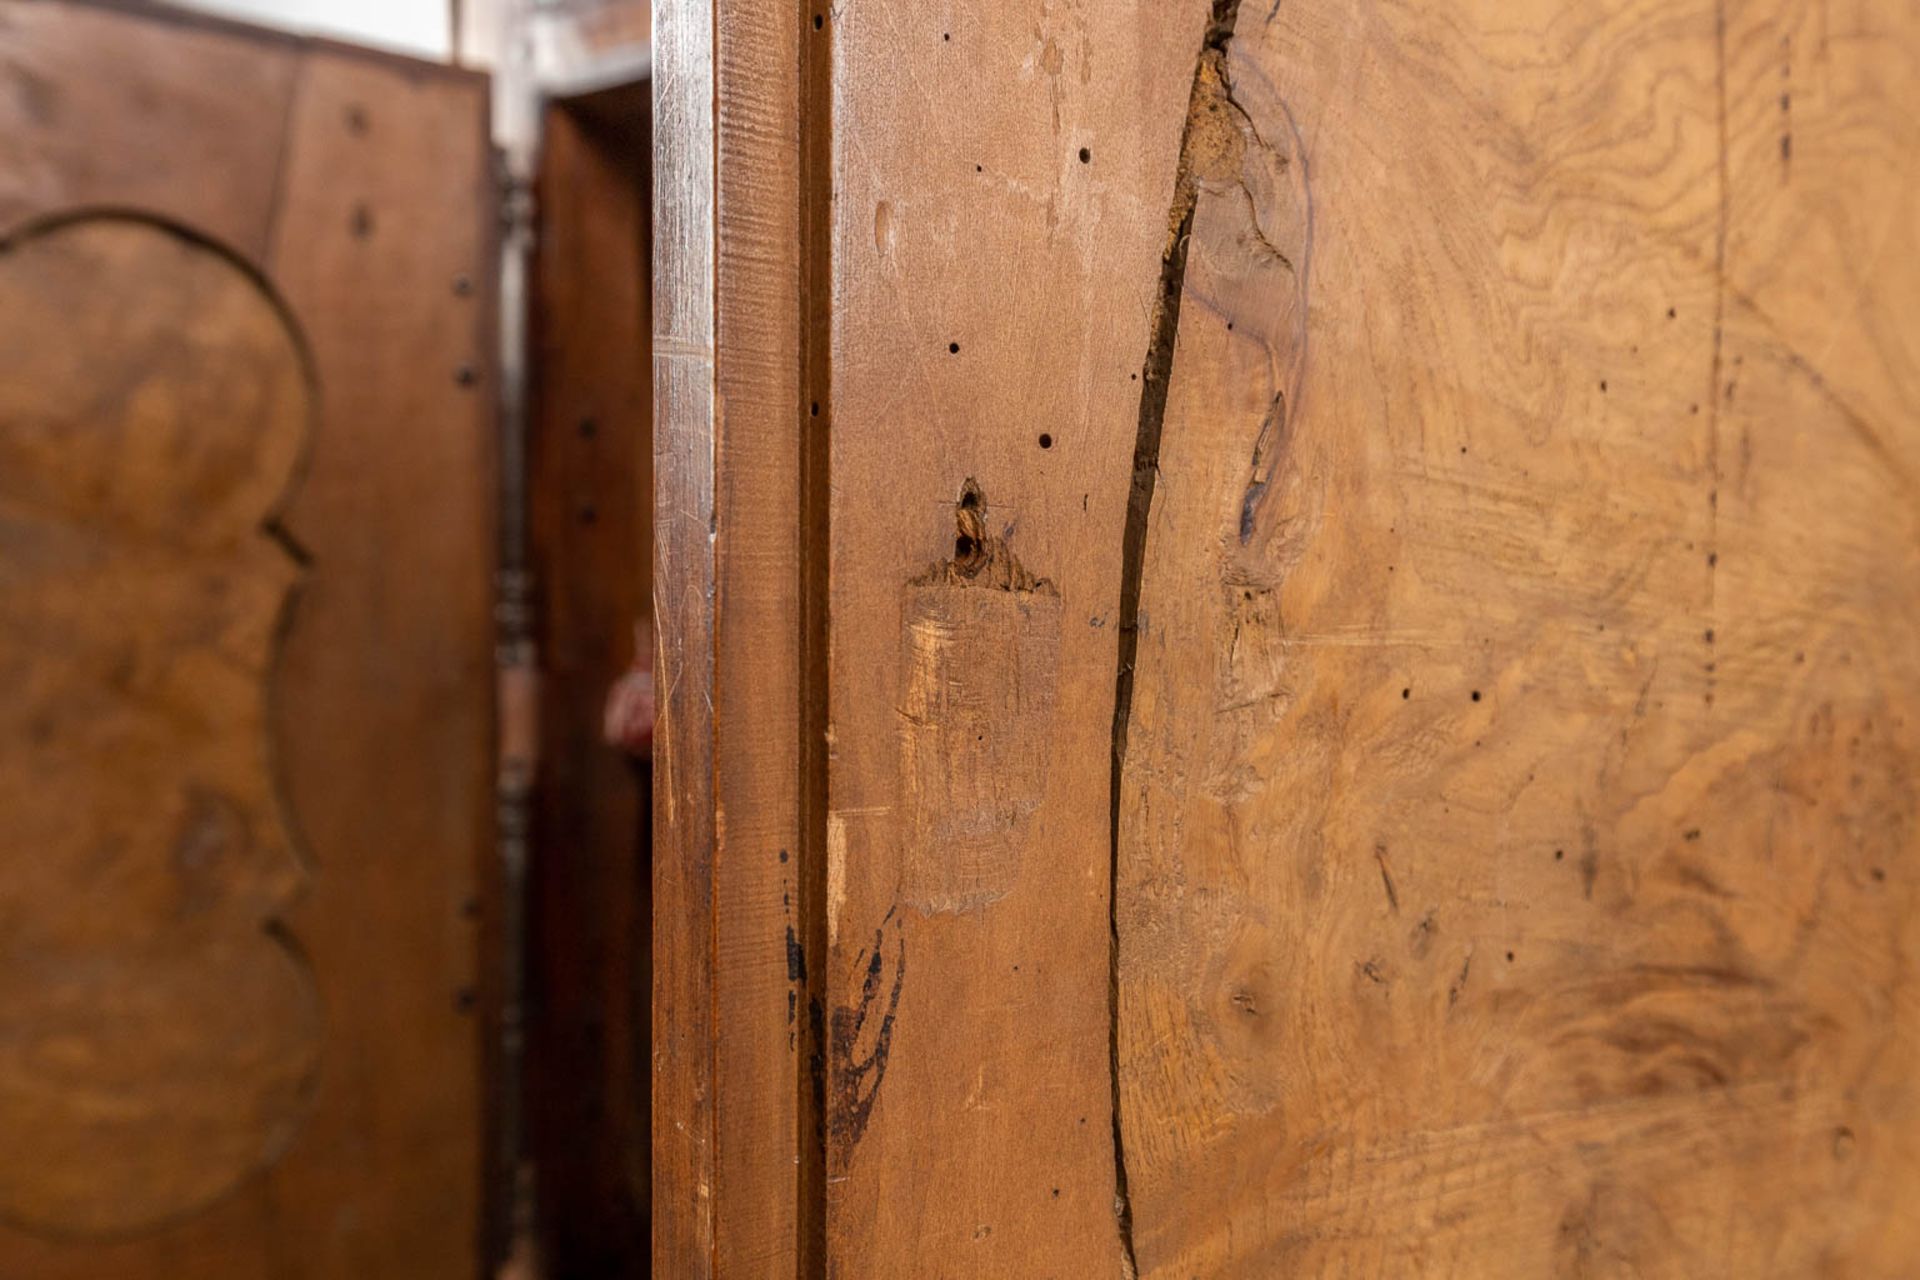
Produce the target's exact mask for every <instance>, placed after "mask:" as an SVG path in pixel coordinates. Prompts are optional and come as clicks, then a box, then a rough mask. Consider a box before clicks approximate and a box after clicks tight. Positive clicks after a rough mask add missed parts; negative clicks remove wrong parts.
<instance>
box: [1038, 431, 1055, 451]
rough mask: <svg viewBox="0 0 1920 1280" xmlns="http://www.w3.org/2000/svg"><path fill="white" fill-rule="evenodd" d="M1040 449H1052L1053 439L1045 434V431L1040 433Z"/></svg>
mask: <svg viewBox="0 0 1920 1280" xmlns="http://www.w3.org/2000/svg"><path fill="white" fill-rule="evenodd" d="M1040 447H1041V448H1042V449H1051V448H1053V437H1052V436H1051V435H1049V434H1048V433H1046V432H1045V431H1042V432H1041V433H1040Z"/></svg>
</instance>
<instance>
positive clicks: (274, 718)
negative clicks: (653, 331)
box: [0, 0, 652, 1280]
mask: <svg viewBox="0 0 1920 1280" xmlns="http://www.w3.org/2000/svg"><path fill="white" fill-rule="evenodd" d="M650 26H651V13H650V6H649V4H648V3H647V0H554V2H552V3H540V2H536V0H183V2H182V3H180V4H178V5H160V4H150V3H145V2H144V0H0V678H4V680H5V681H6V687H7V689H8V691H9V698H8V700H7V702H8V705H7V706H6V707H5V709H4V710H0V850H3V851H4V856H0V956H3V957H4V964H0V1145H3V1146H4V1148H5V1149H6V1150H7V1152H8V1159H7V1160H6V1161H4V1162H0V1165H3V1166H4V1169H0V1277H5V1278H6V1280H95V1278H98V1280H160V1278H161V1277H168V1278H172V1277H194V1278H195V1280H229V1278H231V1280H260V1278H262V1277H274V1278H276V1280H308V1278H314V1280H318V1278H320V1277H343V1278H344V1277H355V1278H356V1280H379V1278H382V1277H395V1278H400V1277H405V1278H406V1280H422V1278H425V1280H432V1278H435V1277H447V1278H448V1280H453V1278H456V1277H457V1278H459V1280H469V1278H471V1277H476V1276H494V1275H505V1276H512V1277H516V1278H519V1280H528V1278H531V1277H536V1276H546V1277H570V1276H578V1277H616V1276H638V1275H643V1274H645V1273H646V1259H647V1216H648V1208H647V1197H648V1186H649V1170H648V1148H649V1143H648V1116H647V1072H648V1017H649V1014H648V1009H649V990H650V981H651V978H650V970H649V964H648V945H647V944H648V935H649V900H648V881H649V876H648V854H647V845H648V826H649V821H648V815H649V801H648V797H649V793H650V771H649V765H648V761H647V752H648V741H649V736H650V731H651V693H650V685H649V683H648V681H649V679H650V677H649V676H648V675H647V674H646V670H647V668H648V667H649V665H650V664H649V650H650V644H651V641H650V635H651V631H650V626H649V616H650V613H651V603H650V600H651V578H650V566H651V559H652V549H651V519H652V517H651V509H650V492H651V483H652V481H651V450H650V447H649V438H650V408H651V400H652V388H651V356H650V350H649V332H650V321H649V299H650V279H649V274H650V273H649V259H650V247H649V246H650V240H649V226H648V223H649V215H650V203H651V190H650V183H651V176H650V173H649V168H648V152H649V146H650V136H651V134H650V130H651V121H650V103H651V79H650V76H651V58H650V49H649V43H648V42H649V38H650ZM610 691H611V692H612V693H613V695H614V696H613V698H612V711H611V722H610V721H609V715H610V713H609V696H610Z"/></svg>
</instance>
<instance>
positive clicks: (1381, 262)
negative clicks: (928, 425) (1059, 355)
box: [1116, 3, 1920, 1277]
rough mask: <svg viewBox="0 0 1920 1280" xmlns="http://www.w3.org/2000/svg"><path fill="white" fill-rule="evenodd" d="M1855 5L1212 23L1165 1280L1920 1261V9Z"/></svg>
mask: <svg viewBox="0 0 1920 1280" xmlns="http://www.w3.org/2000/svg"><path fill="white" fill-rule="evenodd" d="M1830 16H1831V18H1832V20H1833V21H1836V22H1838V23H1839V24H1840V27H1839V29H1841V30H1845V31H1850V32H1852V33H1853V34H1852V35H1850V36H1846V37H1842V38H1840V39H1837V40H1836V39H1834V38H1833V35H1832V31H1831V30H1825V31H1824V33H1823V28H1824V25H1825V23H1826V22H1827V21H1828V17H1829V15H1827V14H1826V11H1825V9H1824V8H1823V7H1821V6H1814V5H1800V4H1794V3H1772V4H1767V3H1746V4H1725V5H1715V4H1711V3H1700V4H1693V5H1673V4H1659V5H1652V4H1639V3H1617V4H1609V5H1600V6H1595V5H1590V4H1582V5H1560V4H1555V3H1532V4H1527V5H1521V6H1514V5H1498V6H1494V5H1479V4H1472V3H1433V4H1424V5H1418V6H1396V5H1378V6H1373V5H1369V6H1362V7H1361V9H1360V10H1359V11H1358V12H1356V13H1354V14H1353V15H1351V20H1350V21H1343V22H1338V23H1334V22H1328V21H1325V20H1323V19H1321V18H1319V17H1316V16H1315V15H1313V14H1311V13H1309V11H1307V10H1305V9H1302V8H1298V7H1288V8H1285V9H1283V10H1282V11H1280V12H1278V13H1276V14H1273V15H1269V14H1268V13H1266V12H1265V11H1264V8H1263V9H1262V10H1260V11H1257V12H1256V11H1255V10H1254V9H1253V8H1252V7H1251V6H1250V7H1248V8H1247V9H1245V10H1243V11H1242V12H1241V13H1240V14H1239V22H1238V25H1237V27H1236V29H1235V30H1233V31H1232V33H1231V34H1230V35H1227V36H1225V37H1224V38H1222V39H1221V40H1219V41H1218V42H1217V44H1216V47H1215V48H1214V49H1213V50H1210V51H1209V53H1208V55H1207V61H1206V62H1205V64H1204V65H1203V68H1202V74H1201V76H1200V79H1199V81H1198V87H1197V89H1196V94H1195V104H1194V109H1193V111H1192V114H1191V116H1190V120H1191V123H1190V125H1189V130H1188V135H1187V138H1188V140H1187V155H1188V157H1189V161H1190V164H1189V169H1190V172H1191V173H1192V175H1193V186H1192V188H1191V189H1190V190H1187V191H1185V192H1184V193H1183V196H1184V198H1185V199H1187V200H1190V201H1191V202H1192V203H1191V205H1190V210H1191V211H1190V213H1188V214H1187V215H1186V216H1187V217H1189V218H1190V225H1191V233H1190V238H1189V241H1188V246H1187V256H1186V260H1185V263H1184V274H1183V275H1182V276H1181V277H1180V287H1181V290H1182V305H1181V308H1180V311H1179V315H1178V319H1177V324H1176V325H1174V326H1171V339H1172V344H1173V345H1172V349H1171V352H1170V357H1171V367H1170V381H1169V389H1168V395H1167V403H1166V407H1165V414H1164V419H1163V422H1162V427H1161V433H1160V436H1159V439H1158V441H1157V449H1156V457H1157V483H1156V485H1155V487H1154V490H1153V501H1152V507H1151V515H1150V517H1149V519H1148V521H1147V524H1146V554H1145V557H1144V562H1143V576H1142V583H1141V586H1140V598H1139V613H1138V617H1139V622H1140V625H1139V630H1138V635H1139V650H1138V657H1137V661H1136V675H1135V680H1136V685H1135V689H1136V693H1135V697H1134V700H1133V704H1132V720H1131V724H1130V726H1129V729H1128V737H1127V755H1126V771H1125V777H1124V781H1123V791H1122V794H1121V811H1122V813H1123V815H1124V825H1123V827H1122V829H1121V833H1120V836H1121V840H1120V844H1119V855H1118V856H1119V859H1120V861H1119V867H1118V882H1117V883H1118V886H1119V898H1118V902H1117V909H1116V918H1117V921H1118V937H1119V945H1120V954H1119V970H1118V973H1119V981H1120V1013H1119V1018H1120V1021H1119V1027H1118V1032H1119V1039H1118V1052H1119V1059H1118V1066H1119V1079H1120V1085H1121V1090H1120V1108H1121V1117H1122V1122H1123V1138H1124V1141H1123V1153H1124V1156H1125V1160H1126V1173H1127V1185H1128V1187H1129V1189H1130V1193H1131V1208H1132V1222H1133V1229H1134V1232H1135V1242H1136V1246H1137V1250H1138V1258H1139V1263H1140V1268H1141V1274H1143V1275H1163V1276H1169V1277H1171V1276H1188V1275H1194V1274H1199V1275H1209V1276H1239V1275H1247V1276H1253V1275H1270V1274H1275V1273H1279V1272H1284V1273H1298V1274H1306V1275H1322V1274H1350V1273H1364V1274H1388V1275H1391V1274H1406V1273H1410V1272H1414V1271H1419V1270H1422V1269H1434V1270H1438V1271H1440V1272H1444V1273H1446V1274H1469V1275H1478V1276H1493V1275H1512V1276H1531V1275H1543V1274H1585V1273H1587V1272H1588V1271H1591V1270H1594V1269H1602V1270H1605V1271H1606V1272H1608V1273H1620V1274H1634V1275H1648V1276H1652V1275H1659V1276H1699V1275H1708V1274H1712V1275H1741V1276H1757V1275H1806V1274H1817V1273H1835V1272H1837V1273H1844V1274H1847V1275H1855V1276H1868V1275H1886V1276H1891V1275H1899V1274H1905V1273H1906V1272H1907V1271H1908V1270H1909V1269H1910V1267H1911V1262H1912V1258H1913V1257H1914V1256H1915V1251H1916V1245H1917V1244H1920V1242H1916V1241H1915V1240H1914V1239H1913V1238H1912V1224H1911V1215H1907V1214H1904V1213H1903V1212H1902V1211H1900V1210H1899V1209H1898V1208H1896V1207H1895V1205H1896V1200H1897V1199H1898V1198H1899V1197H1902V1196H1904V1195H1906V1194H1908V1193H1910V1192H1911V1190H1912V1188H1913V1185H1914V1178H1915V1175H1916V1168H1915V1165H1914V1163H1913V1159H1912V1154H1911V1153H1912V1148H1913V1139H1914V1128H1913V1126H1914V1123H1915V1116H1916V1111H1915V1101H1916V1097H1915V1091H1914V1084H1913V1081H1914V1079H1915V1069H1916V1066H1920V1064H1917V1063H1916V1061H1915V1059H1914V1054H1913V1051H1912V1048H1911V1045H1910V1041H1911V1040H1912V1035H1911V1027H1910V1025H1909V1023H1910V1014H1909V1011H1907V1010H1906V1009H1905V1008H1904V1002H1903V1000H1902V999H1901V997H1900V996H1899V994H1898V993H1899V992H1900V990H1901V989H1902V988H1903V986H1904V984H1905V983H1906V982H1907V981H1909V980H1910V976H1911V963H1912V962H1911V959H1910V949H1911V941H1910V939H1911V934H1912V929H1913V925H1914V919H1915V912H1914V906H1915V902H1914V899H1913V897H1912V892H1911V890H1910V889H1909V888H1908V887H1907V884H1908V880H1909V878H1910V876H1911V873H1912V870H1913V868H1912V865H1911V864H1912V861H1913V857H1914V855H1915V852H1916V849H1915V842H1916V837H1917V835H1920V832H1917V831H1916V827H1915V808H1916V805H1915V790H1914V781H1913V779H1914V751H1915V748H1916V745H1920V743H1916V739H1915V736H1914V735H1915V732H1916V729H1915V722H1914V712H1915V710H1916V704H1917V703H1920V650H1916V648H1915V646H1914V644H1913V639H1912V637H1913V635H1914V634H1915V626H1916V623H1920V519H1916V512H1917V511H1920V508H1916V505H1915V503H1914V494H1913V477H1914V474H1915V472H1914V469H1913V468H1914V465H1915V463H1916V461H1920V431H1916V423H1917V422H1920V418H1917V417H1916V410H1920V399H1916V396H1915V392H1916V389H1917V388H1920V363H1917V362H1916V360H1915V353H1914V350H1913V348H1912V345H1911V340H1910V330H1911V325H1910V321H1908V320H1905V319H1901V318H1896V317H1897V315H1899V314H1901V313H1905V312H1907V310H1908V308H1910V307H1911V305H1912V303H1913V301H1914V299H1915V298H1916V297H1920V275H1916V274H1915V273H1914V272H1913V271H1912V270H1911V269H1910V268H1909V267H1908V266H1907V265H1906V264H1907V263H1908V262H1909V261H1910V258H1911V248H1912V247H1913V241H1914V239H1915V236H1916V234H1920V231H1917V230H1916V228H1917V224H1916V222H1915V220H1914V217H1913V207H1914V206H1913V198H1914V197H1913V194H1912V184H1911V180H1910V174H1911V171H1912V165H1913V162H1914V157H1915V155H1916V149H1917V148H1920V129H1917V128H1916V123H1915V122H1916V110H1915V109H1916V106H1917V105H1920V99H1917V98H1916V95H1915V93H1914V92H1913V91H1912V90H1911V89H1910V88H1908V87H1907V85H1906V84H1904V83H1897V82H1896V80H1895V78H1893V76H1892V74H1891V72H1892V68H1894V67H1896V66H1903V65H1910V62H1911V59H1912V58H1913V57H1914V56H1915V54H1916V53H1920V23H1916V22H1915V21H1913V20H1912V17H1911V15H1907V16H1903V17H1900V18H1898V19H1893V20H1890V21H1887V22H1876V23H1875V24H1874V25H1873V27H1872V30H1871V34H1869V33H1868V32H1867V30H1865V29H1862V28H1858V27H1856V26H1855V25H1854V17H1856V16H1858V15H1854V16H1846V17H1843V16H1841V15H1840V14H1839V13H1838V12H1837V11H1836V12H1835V13H1834V14H1833V15H1830ZM1520 31H1524V32H1527V33H1529V34H1528V35H1527V36H1526V38H1525V40H1524V42H1521V37H1520V36H1519V35H1518V34H1517V33H1518V32H1520ZM1523 43H1524V51H1523ZM1379 157H1392V158H1393V159H1392V161H1391V162H1390V163H1381V162H1380V159H1379ZM1842 191H1845V192H1847V193H1848V195H1847V197H1846V199H1845V200H1844V201H1836V200H1835V199H1834V195H1835V193H1838V192H1842ZM1843 244H1854V245H1861V246H1875V245H1879V246H1884V249H1883V250H1881V251H1882V252H1885V253H1886V254H1887V257H1886V259H1885V261H1886V262H1887V263H1889V264H1891V265H1889V266H1887V267H1885V268H1884V269H1876V273H1875V275H1874V277H1873V279H1872V280H1870V281H1869V280H1867V279H1866V278H1864V277H1862V276H1861V275H1859V274H1858V271H1859V268H1858V266H1848V265H1843V259H1842V256H1841V255H1840V252H1839V251H1838V250H1837V249H1836V248H1835V246H1838V245H1843ZM1890 1197H1892V1198H1890Z"/></svg>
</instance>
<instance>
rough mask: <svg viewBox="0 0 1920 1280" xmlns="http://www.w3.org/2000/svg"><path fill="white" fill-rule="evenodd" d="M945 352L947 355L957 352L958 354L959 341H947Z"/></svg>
mask: <svg viewBox="0 0 1920 1280" xmlns="http://www.w3.org/2000/svg"><path fill="white" fill-rule="evenodd" d="M947 353H948V354H949V355H956V356H957V355H959V354H960V344H959V343H957V342H949V343H948V344H947Z"/></svg>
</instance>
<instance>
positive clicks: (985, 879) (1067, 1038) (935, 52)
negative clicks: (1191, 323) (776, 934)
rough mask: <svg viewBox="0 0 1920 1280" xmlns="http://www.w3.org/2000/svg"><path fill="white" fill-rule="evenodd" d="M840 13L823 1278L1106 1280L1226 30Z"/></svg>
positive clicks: (1113, 1236)
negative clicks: (1150, 610)
mask: <svg viewBox="0 0 1920 1280" xmlns="http://www.w3.org/2000/svg"><path fill="white" fill-rule="evenodd" d="M825 18H826V23H827V25H828V26H829V27H830V29H831V33H832V38H833V40H834V42H835V46H836V48H835V59H834V68H835V77H834V103H833V111H834V114H833V128H834V136H833V153H832V182H833V189H834V201H835V205H834V207H835V221H834V225H833V250H834V255H833V270H834V310H833V397H832V415H833V444H832V508H831V520H832V555H833V559H832V570H831V596H830V602H831V617H830V622H829V630H830V634H831V644H832V658H831V668H830V673H829V697H830V707H831V716H832V724H831V737H830V742H831V753H832V755H831V763H830V779H831V781H830V785H831V808H830V811H829V813H828V828H827V845H828V859H829V861H828V868H827V877H828V879H827V902H826V929H827V933H828V936H829V954H828V959H827V964H826V968H825V978H826V982H827V986H828V993H829V1009H828V1030H829V1046H828V1048H829V1055H828V1063H827V1068H828V1080H827V1091H826V1095H827V1096H826V1107H827V1112H826V1125H827V1143H828V1150H827V1168H828V1177H829V1183H828V1197H827V1217H828V1221H827V1238H828V1244H829V1262H830V1267H831V1269H832V1270H833V1272H834V1273H835V1274H846V1275H949V1274H968V1275H1030V1276H1050V1275H1051V1276H1069V1275H1072V1276H1085V1275H1113V1276H1118V1275H1120V1274H1122V1268H1123V1266H1124V1265H1125V1261H1126V1260H1125V1253H1124V1246H1123V1240H1122V1236H1121V1233H1120V1231H1119V1230H1118V1225H1117V1223H1116V1220H1115V1214H1114V1204H1115V1192H1116V1179H1115V1173H1116V1169H1115V1162H1114V1149H1113V1113H1112V1106H1111V1095H1112V1088H1111V1077H1110V1073H1109V1068H1108V1056H1109V1055H1108V1038H1109V1037H1108V1028H1109V1025H1110V996H1109V983H1108V968H1109V964H1108V960H1109V949H1110V948H1109V910H1108V905H1109V904H1108V887H1109V876H1110V867H1111V837H1110V807H1111V806H1110V802H1109V783H1110V776H1111V767H1110V747H1111V743H1112V731H1113V716H1114V681H1115V671H1116V663H1117V660H1118V649H1117V644H1118V634H1119V621H1120V619H1119V614H1118V602H1119V594H1120V592H1119V587H1120V572H1119V569H1120V559H1119V549H1120V546H1121V542H1122V539H1123V534H1124V529H1125V520H1126V512H1127V506H1128V495H1129V491H1130V488H1131V481H1132V454H1133V444H1134V439H1135V434H1136V426H1137V419H1138V411H1139V404H1140V392H1141V387H1140V382H1139V376H1140V370H1141V354H1142V352H1143V351H1144V350H1145V349H1146V347H1147V344H1148V341H1149V337H1150V334H1151V328H1150V315H1151V313H1152V311H1153V306H1154V300H1155V298H1156V297H1157V296H1158V292H1159V276H1160V255H1161V250H1162V247H1163V242H1164V241H1165V239H1166V233H1165V217H1166V209H1167V206H1168V203H1169V199H1170V197H1171V193H1172V191H1173V186H1174V170H1175V165H1176V160H1177V158H1178V148H1179V143H1180V135H1181V122H1182V120H1183V118H1184V108H1185V103H1186V100H1187V95H1188V87H1189V83H1190V81H1191V78H1192V75H1193V58H1194V52H1195V50H1196V49H1198V47H1199V45H1200V41H1201V31H1202V27H1203V25H1204V19H1205V11H1204V6H1203V5H1200V4H1194V3H1187V4H1167V3H1163V2H1160V0H1154V2H1152V3H1148V2H1146V0H1140V2H1138V3H1112V4H1101V5H1084V6H1082V5H1047V4H1000V5H987V6H973V7H966V8H963V9H956V10H953V11H951V12H949V11H946V10H943V9H941V8H939V7H929V6H926V5H922V4H915V3H905V2H901V0H874V2H872V3H862V4H854V5H846V6H835V7H834V9H833V10H832V11H831V12H829V13H827V14H826V15H825Z"/></svg>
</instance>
